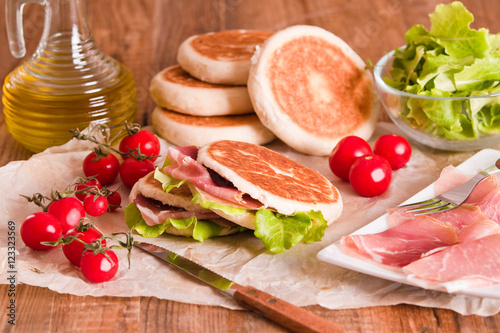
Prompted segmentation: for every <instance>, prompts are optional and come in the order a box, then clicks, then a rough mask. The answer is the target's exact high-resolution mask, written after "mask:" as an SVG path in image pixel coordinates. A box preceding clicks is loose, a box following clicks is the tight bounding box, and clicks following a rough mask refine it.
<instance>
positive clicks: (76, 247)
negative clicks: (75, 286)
mask: <svg viewBox="0 0 500 333" xmlns="http://www.w3.org/2000/svg"><path fill="white" fill-rule="evenodd" d="M84 229H86V230H78V229H76V228H74V229H71V230H70V231H69V232H68V233H67V234H66V237H68V236H74V235H78V236H77V238H78V239H80V240H82V241H83V242H85V243H87V244H89V243H92V242H93V241H95V240H96V239H99V238H100V237H101V234H100V233H99V231H97V230H96V229H95V228H93V227H88V228H84ZM101 245H102V246H106V240H105V239H103V240H102V241H101ZM62 250H63V253H64V256H65V257H66V258H67V259H68V260H69V261H70V262H71V263H72V264H73V265H75V266H80V259H81V257H82V255H83V252H84V250H85V245H84V244H83V243H81V242H79V241H77V240H76V239H75V240H73V241H72V242H71V243H69V244H65V245H63V248H62Z"/></svg>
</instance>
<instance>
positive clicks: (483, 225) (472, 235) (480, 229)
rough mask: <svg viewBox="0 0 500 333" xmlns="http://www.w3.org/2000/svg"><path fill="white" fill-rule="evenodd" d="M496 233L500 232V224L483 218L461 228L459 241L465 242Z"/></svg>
mask: <svg viewBox="0 0 500 333" xmlns="http://www.w3.org/2000/svg"><path fill="white" fill-rule="evenodd" d="M495 234H500V225H498V224H497V223H495V222H494V221H491V220H482V221H477V222H474V223H472V224H470V225H468V226H466V227H464V228H463V229H462V230H460V232H459V233H458V241H459V242H460V243H464V242H469V241H473V240H476V239H480V238H483V237H487V236H490V235H495Z"/></svg>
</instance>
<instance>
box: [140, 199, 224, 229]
mask: <svg viewBox="0 0 500 333" xmlns="http://www.w3.org/2000/svg"><path fill="white" fill-rule="evenodd" d="M134 203H135V205H136V206H137V208H138V209H139V211H140V212H141V215H142V217H143V219H144V221H145V222H146V224H147V225H149V226H154V225H157V224H163V223H164V222H165V221H166V220H167V219H174V220H180V219H188V218H190V217H193V216H194V217H196V218H197V219H198V220H207V219H220V216H219V215H217V214H215V213H212V212H208V213H199V212H190V211H187V210H185V209H183V208H179V207H173V206H169V205H164V204H162V203H161V202H160V201H157V200H152V199H149V198H146V197H144V196H142V195H138V196H137V197H136V198H135V200H134Z"/></svg>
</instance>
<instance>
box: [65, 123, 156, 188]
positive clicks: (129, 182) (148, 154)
mask: <svg viewBox="0 0 500 333" xmlns="http://www.w3.org/2000/svg"><path fill="white" fill-rule="evenodd" d="M124 126H125V128H126V130H127V132H128V135H127V136H125V137H124V138H123V139H122V140H121V141H120V144H119V147H118V149H114V148H113V147H112V146H111V145H110V144H109V143H107V142H98V141H97V140H95V138H93V137H92V136H91V135H84V134H81V133H80V132H78V131H73V135H74V137H76V138H78V139H80V140H90V141H92V142H95V143H96V144H97V147H96V149H94V151H92V152H91V153H89V154H88V155H87V157H86V158H85V160H84V161H83V172H84V173H85V176H87V177H95V178H96V179H97V180H99V182H100V183H101V184H102V185H109V184H112V183H113V182H114V181H115V179H116V178H117V177H118V175H120V178H121V181H122V183H123V184H125V185H126V186H128V187H132V186H133V185H134V184H135V183H136V182H137V181H138V180H139V179H140V178H142V177H144V176H145V175H147V174H148V173H149V172H151V171H153V170H154V169H155V165H154V161H156V159H157V158H158V157H159V154H160V141H159V140H158V138H157V137H156V136H155V135H154V134H153V133H151V132H150V131H148V130H141V129H140V126H139V125H137V124H132V125H131V126H129V125H128V124H127V123H125V124H124ZM105 139H107V138H105ZM116 155H119V156H121V158H122V160H123V162H122V163H121V164H120V161H119V159H118V157H117V156H116Z"/></svg>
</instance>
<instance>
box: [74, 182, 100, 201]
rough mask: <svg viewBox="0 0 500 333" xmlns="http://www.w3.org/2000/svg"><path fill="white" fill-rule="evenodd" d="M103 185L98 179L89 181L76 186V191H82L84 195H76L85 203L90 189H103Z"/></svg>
mask: <svg viewBox="0 0 500 333" xmlns="http://www.w3.org/2000/svg"><path fill="white" fill-rule="evenodd" d="M101 188H102V185H101V183H100V182H99V181H98V180H97V179H91V180H87V181H86V182H85V183H83V184H78V185H76V186H75V191H82V193H75V196H76V197H77V198H78V200H80V201H83V199H85V195H86V194H87V193H88V191H89V189H101Z"/></svg>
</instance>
